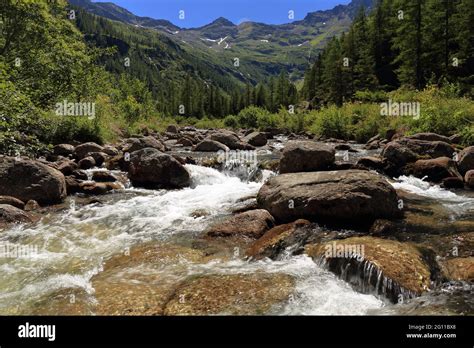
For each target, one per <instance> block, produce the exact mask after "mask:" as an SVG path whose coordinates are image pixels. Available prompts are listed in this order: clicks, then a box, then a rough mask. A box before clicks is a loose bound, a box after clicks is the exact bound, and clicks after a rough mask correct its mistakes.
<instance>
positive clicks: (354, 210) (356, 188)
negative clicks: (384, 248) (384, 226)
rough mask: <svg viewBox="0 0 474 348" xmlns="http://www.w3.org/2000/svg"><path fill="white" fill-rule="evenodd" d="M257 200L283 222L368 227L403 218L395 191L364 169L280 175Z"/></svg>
mask: <svg viewBox="0 0 474 348" xmlns="http://www.w3.org/2000/svg"><path fill="white" fill-rule="evenodd" d="M257 201H258V205H259V208H262V209H266V210H268V211H269V212H270V214H272V216H273V217H275V219H276V220H278V221H282V222H291V221H295V220H297V219H308V220H310V221H316V222H319V221H322V222H328V223H335V224H340V223H362V224H368V223H369V222H370V221H373V220H375V219H377V218H387V219H388V218H394V217H398V216H399V215H400V210H399V208H398V197H397V194H396V192H395V189H394V188H393V187H392V186H391V185H390V184H389V183H388V182H387V180H385V178H384V177H382V176H380V175H378V174H375V173H371V172H367V171H362V170H345V171H327V172H311V173H291V174H282V175H278V176H275V177H273V178H270V179H269V180H268V181H267V182H266V183H265V184H264V185H263V186H262V188H261V189H260V191H259V193H258V196H257Z"/></svg>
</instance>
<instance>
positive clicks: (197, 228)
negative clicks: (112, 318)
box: [0, 165, 383, 315]
mask: <svg viewBox="0 0 474 348" xmlns="http://www.w3.org/2000/svg"><path fill="white" fill-rule="evenodd" d="M187 168H188V170H189V171H190V173H191V176H192V187H191V188H186V189H183V190H177V191H165V190H159V191H150V190H144V189H134V188H129V189H125V190H123V192H121V193H115V194H112V195H108V196H105V197H103V198H101V200H102V201H103V204H100V205H98V204H95V205H88V206H84V207H80V208H76V207H75V205H74V204H71V205H70V208H69V209H66V210H64V211H63V212H59V213H51V214H50V215H49V216H46V217H44V218H43V219H42V220H41V221H40V222H39V223H38V224H36V225H34V226H33V227H30V228H26V227H24V226H16V227H14V228H11V229H9V230H6V231H3V232H2V233H1V234H0V244H1V243H3V244H5V243H10V245H17V246H18V245H30V246H31V245H35V246H37V248H38V253H37V254H34V255H30V256H29V257H27V258H1V259H0V314H12V313H28V309H29V308H30V306H33V305H34V304H35V302H36V301H37V300H38V299H40V298H44V297H45V296H46V297H47V296H48V294H52V293H54V292H55V291H58V290H61V289H67V288H79V289H83V290H85V291H86V292H87V293H89V294H90V295H92V296H93V294H94V289H93V287H92V283H91V278H92V277H93V276H94V275H96V274H98V273H99V272H101V271H102V267H103V264H104V261H105V260H107V259H108V258H110V257H111V256H112V255H116V254H120V253H123V251H124V250H125V249H127V248H130V247H131V246H134V245H140V244H142V243H146V242H148V241H158V242H163V243H172V242H173V240H174V238H178V236H179V238H183V236H185V238H188V239H189V240H192V239H193V238H194V237H195V236H197V235H199V234H200V233H201V232H202V231H203V230H204V229H205V228H206V227H207V226H208V225H209V223H210V222H211V221H212V219H215V218H216V217H218V216H222V215H225V214H228V213H229V211H230V209H231V208H232V207H233V206H235V202H236V201H238V200H239V199H241V198H244V197H247V196H251V195H255V194H256V193H257V192H258V189H259V188H260V187H261V185H262V182H258V183H257V182H245V181H241V180H240V179H239V178H237V177H234V176H231V175H226V174H223V173H221V172H218V171H217V170H214V169H210V168H205V167H201V166H194V165H188V166H187ZM271 174H272V173H271V172H268V171H264V173H263V175H262V176H263V178H262V180H264V179H265V178H267V177H268V176H269V175H271ZM69 199H70V200H73V198H69ZM197 210H199V211H205V212H207V214H203V216H201V217H199V218H195V217H193V213H194V212H195V211H197ZM182 266H183V265H180V270H179V271H178V270H177V269H176V268H175V267H173V266H172V265H170V266H169V267H165V268H164V269H160V271H159V272H168V273H169V274H168V275H169V276H171V277H173V276H174V275H173V272H176V273H177V274H176V277H177V278H180V277H182V276H183V274H182ZM185 268H186V272H185V273H186V274H187V275H188V276H189V275H195V274H216V273H218V274H222V273H223V274H235V273H253V272H266V273H287V274H290V275H292V276H294V277H295V279H296V288H295V293H294V297H292V300H291V301H290V302H289V303H288V304H287V305H286V306H285V307H284V309H283V310H281V311H280V312H278V313H274V314H336V315H337V314H364V313H366V312H367V311H368V310H374V309H377V308H381V307H382V306H383V302H382V301H380V300H379V299H377V298H376V297H374V296H372V295H363V294H359V293H357V292H355V291H354V290H352V288H351V287H350V286H349V285H348V284H346V283H345V282H343V281H341V280H339V279H337V278H336V276H334V275H333V274H332V273H330V272H328V271H326V270H324V269H322V268H321V267H319V266H318V265H316V264H315V263H314V262H313V261H312V260H311V259H310V258H308V257H306V256H295V257H290V258H287V259H285V260H281V261H270V260H265V261H259V262H246V261H244V260H232V261H212V262H209V263H204V264H196V263H186V264H185ZM142 271H145V270H142ZM155 271H156V270H155ZM58 314H60V313H58Z"/></svg>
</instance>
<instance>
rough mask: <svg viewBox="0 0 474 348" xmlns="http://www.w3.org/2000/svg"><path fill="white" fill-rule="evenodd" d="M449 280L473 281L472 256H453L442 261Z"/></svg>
mask: <svg viewBox="0 0 474 348" xmlns="http://www.w3.org/2000/svg"><path fill="white" fill-rule="evenodd" d="M442 265H443V271H444V272H443V273H444V274H445V276H446V277H447V278H448V279H449V280H465V281H474V257H455V258H452V259H449V260H445V261H443V262H442Z"/></svg>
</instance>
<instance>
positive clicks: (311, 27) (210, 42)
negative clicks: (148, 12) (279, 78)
mask: <svg viewBox="0 0 474 348" xmlns="http://www.w3.org/2000/svg"><path fill="white" fill-rule="evenodd" d="M69 2H70V3H71V4H73V5H75V6H78V7H81V8H84V9H85V10H86V11H88V12H90V13H93V14H96V15H98V16H102V17H106V18H108V19H112V20H115V21H120V22H122V23H126V24H129V25H132V26H135V27H137V28H141V29H144V30H146V29H153V30H155V31H157V32H159V33H161V34H163V35H165V36H167V37H168V38H170V39H171V40H173V41H174V42H175V43H176V44H178V45H180V46H181V47H182V49H183V51H185V52H186V53H187V54H188V55H189V56H190V57H192V58H195V59H197V60H198V61H199V60H200V61H202V60H204V61H205V63H202V62H196V63H197V64H198V65H200V64H201V63H202V65H204V66H205V67H206V66H209V65H211V66H212V67H214V68H215V70H216V71H217V72H218V73H219V75H220V76H222V74H225V75H224V76H225V77H226V79H230V80H231V81H233V80H235V79H237V80H238V81H241V82H247V81H250V82H251V83H253V84H256V83H257V82H259V81H265V80H267V79H268V78H269V77H270V76H276V75H278V74H279V73H280V72H281V71H282V70H284V71H287V72H288V73H289V74H290V78H291V79H292V80H293V81H298V80H301V79H302V78H303V76H304V72H305V71H306V69H307V68H308V66H310V64H311V63H312V62H314V59H315V57H316V56H317V53H318V52H319V51H320V50H321V49H323V48H324V47H325V45H326V43H327V42H328V40H330V39H331V38H332V37H334V36H337V35H339V34H341V33H342V32H344V31H346V30H347V29H348V27H349V26H350V24H351V22H352V19H353V18H354V17H355V15H356V13H357V10H358V9H359V8H360V7H361V6H365V7H367V8H371V6H372V3H373V0H353V1H352V2H351V3H350V4H349V5H339V6H336V7H335V8H334V9H331V10H327V11H316V12H312V13H309V14H308V15H307V16H306V17H305V18H304V19H303V20H301V21H295V22H293V23H289V24H283V25H267V24H263V23H254V22H244V23H241V24H240V25H235V24H233V23H232V22H230V21H228V20H227V19H225V18H218V19H216V20H215V21H213V22H212V23H210V24H208V25H205V26H203V27H200V28H192V29H182V28H179V27H177V26H176V25H174V24H172V23H170V22H169V21H165V20H155V19H151V18H147V17H139V16H135V15H133V14H132V13H131V12H129V11H127V10H125V9H123V8H121V7H119V6H117V5H115V4H113V3H93V2H91V1H90V0H69ZM200 58H202V59H200ZM235 58H238V59H239V64H240V66H239V67H238V69H236V67H235V66H234V62H235ZM190 64H191V65H194V63H193V62H190Z"/></svg>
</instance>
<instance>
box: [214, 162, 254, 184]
mask: <svg viewBox="0 0 474 348" xmlns="http://www.w3.org/2000/svg"><path fill="white" fill-rule="evenodd" d="M222 171H223V172H224V173H226V174H228V175H230V176H236V177H238V178H239V179H240V180H242V181H244V182H250V181H258V178H259V174H260V170H259V168H258V163H257V162H252V161H244V160H238V159H235V160H229V161H226V162H224V164H223V167H222Z"/></svg>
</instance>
